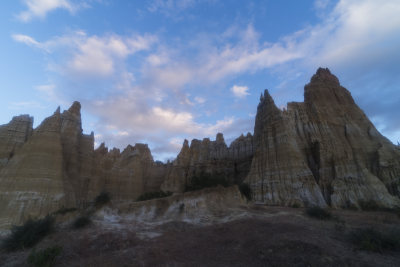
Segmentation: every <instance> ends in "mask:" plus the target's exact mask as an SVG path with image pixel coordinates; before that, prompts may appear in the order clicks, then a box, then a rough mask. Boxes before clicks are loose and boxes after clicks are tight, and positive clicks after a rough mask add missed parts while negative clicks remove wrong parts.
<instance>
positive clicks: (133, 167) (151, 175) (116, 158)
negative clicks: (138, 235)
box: [90, 144, 166, 201]
mask: <svg viewBox="0 0 400 267" xmlns="http://www.w3.org/2000/svg"><path fill="white" fill-rule="evenodd" d="M94 161H95V162H96V167H94V168H93V172H94V175H93V179H92V184H91V186H90V192H91V194H90V195H91V198H92V199H93V198H94V197H95V196H96V195H98V194H99V192H108V193H110V195H111V197H112V199H113V201H130V200H136V199H137V198H138V197H139V196H140V195H141V194H143V193H145V192H152V191H159V190H160V185H161V183H162V182H163V180H164V177H165V173H166V165H165V164H163V163H160V162H154V160H153V156H152V155H151V152H150V149H149V148H148V146H147V145H146V144H135V146H131V145H128V146H127V147H126V148H125V149H124V151H123V152H122V153H120V151H119V150H118V149H113V150H111V151H110V152H108V148H106V147H105V145H104V144H101V145H100V147H99V148H98V149H96V151H95V160H94Z"/></svg>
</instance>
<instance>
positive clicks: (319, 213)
mask: <svg viewBox="0 0 400 267" xmlns="http://www.w3.org/2000/svg"><path fill="white" fill-rule="evenodd" d="M306 214H307V215H308V216H310V217H313V218H316V219H319V220H328V219H332V214H331V213H330V212H329V211H328V210H326V209H323V208H320V207H318V206H314V207H310V208H307V209H306Z"/></svg>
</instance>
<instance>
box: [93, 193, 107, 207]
mask: <svg viewBox="0 0 400 267" xmlns="http://www.w3.org/2000/svg"><path fill="white" fill-rule="evenodd" d="M110 200H111V197H110V194H109V193H107V192H104V191H103V192H101V193H100V194H99V195H98V196H97V197H96V198H95V200H94V203H95V205H96V206H98V207H99V206H103V205H105V204H107V203H108V202H110Z"/></svg>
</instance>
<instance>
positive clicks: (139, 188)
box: [0, 69, 400, 228]
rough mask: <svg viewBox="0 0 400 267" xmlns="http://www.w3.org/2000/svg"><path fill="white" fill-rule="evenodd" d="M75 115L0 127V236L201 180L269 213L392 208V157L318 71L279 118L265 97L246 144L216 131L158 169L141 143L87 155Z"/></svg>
mask: <svg viewBox="0 0 400 267" xmlns="http://www.w3.org/2000/svg"><path fill="white" fill-rule="evenodd" d="M80 109H81V105H80V103H79V102H74V103H73V104H72V106H71V107H70V108H69V109H68V110H65V111H63V112H62V113H61V112H60V109H59V108H58V109H57V110H56V112H55V113H54V114H53V115H52V116H50V117H49V118H47V119H45V120H44V121H43V122H42V124H41V125H40V126H39V127H37V128H36V129H34V130H33V129H32V124H33V118H31V117H29V116H28V115H21V116H18V117H14V118H13V119H12V121H11V122H10V123H8V124H5V125H1V126H0V228H6V227H9V226H10V224H12V223H17V224H18V223H21V222H23V221H24V220H26V219H27V218H28V217H42V216H45V215H47V214H48V213H51V212H53V211H55V210H57V209H59V208H61V207H77V208H84V207H86V206H87V205H89V204H90V203H91V202H92V201H93V199H94V198H95V197H96V196H97V195H98V194H99V193H101V192H103V191H105V192H108V193H110V195H111V199H112V201H113V204H117V205H120V204H121V205H122V203H124V202H129V203H131V202H132V201H135V200H136V199H137V197H139V196H140V195H141V194H143V193H145V192H152V191H159V190H163V191H171V192H174V193H180V192H183V191H184V190H185V187H186V186H187V185H190V183H191V181H192V180H193V178H194V177H202V176H203V175H208V177H218V178H224V179H226V180H228V181H229V182H231V183H236V184H239V183H241V182H243V180H244V181H245V182H247V183H248V184H249V185H250V186H251V188H252V191H253V197H254V201H256V202H260V203H266V204H270V205H284V206H291V205H300V206H305V205H318V206H327V205H330V206H332V207H335V208H345V207H350V206H351V207H359V206H360V204H362V202H368V201H373V202H374V203H376V204H378V205H380V206H383V207H397V206H400V199H399V197H400V149H399V148H398V147H397V146H394V145H393V144H392V143H391V142H390V141H389V140H387V139H386V138H385V137H383V136H382V135H381V134H380V133H379V132H378V131H377V130H376V128H375V127H374V125H373V124H372V123H371V122H370V121H369V119H368V118H367V117H366V115H365V114H364V112H363V111H362V110H361V109H360V108H359V107H358V106H357V105H356V104H355V102H354V100H353V98H352V97H351V94H350V92H349V91H348V90H347V89H345V88H344V87H342V86H341V85H340V83H339V80H338V79H337V78H336V77H335V76H334V75H332V74H331V73H330V71H329V70H328V69H319V70H318V71H317V73H316V74H315V75H314V76H313V77H312V78H311V81H310V83H309V84H307V85H306V86H305V92H304V102H302V103H296V102H292V103H288V106H287V110H280V109H278V108H277V107H276V105H275V103H274V101H273V99H272V98H271V96H270V95H269V94H268V91H265V93H264V94H263V95H262V96H261V99H260V104H259V105H258V108H257V115H256V122H255V127H254V136H253V135H251V134H250V133H249V134H247V135H246V136H244V135H241V136H240V137H238V138H237V139H236V140H234V141H233V142H232V143H231V144H230V146H229V147H228V146H227V145H226V143H225V140H224V137H223V135H222V134H221V133H219V134H217V136H216V139H215V141H211V140H210V139H209V138H204V139H203V140H197V139H194V140H192V142H191V143H190V145H189V142H188V141H187V140H185V141H184V143H183V146H182V149H181V151H180V153H179V155H178V156H177V158H176V159H175V160H174V161H173V162H172V163H167V164H164V163H161V162H155V161H154V160H153V156H152V154H151V152H150V149H149V148H148V146H147V145H145V144H136V145H135V146H130V145H128V146H127V147H126V148H125V149H124V150H123V151H122V152H121V151H120V150H119V149H116V148H114V149H111V150H109V149H108V148H107V147H106V146H105V144H101V145H100V146H99V148H97V149H96V150H94V133H93V132H92V133H91V134H90V135H85V134H83V131H82V124H81V113H80ZM216 190H217V191H218V190H222V189H216ZM224 190H225V189H224ZM228 191H229V190H228ZM229 192H231V191H229ZM232 192H233V191H232ZM232 192H231V193H232ZM195 194H202V193H201V192H200V193H195ZM229 194H230V193H229ZM229 194H228V195H229ZM235 194H236V193H233V195H235ZM211 195H213V194H211ZM211 195H210V194H209V196H211ZM217 195H218V194H216V195H215V196H217ZM178 198H179V197H177V199H178ZM211 199H213V197H211ZM207 201H208V200H204V201H203V200H202V201H201V202H198V203H200V204H198V205H203V204H204V203H209V202H207ZM214 201H218V197H216V198H215V199H214ZM202 203H203V204H202ZM210 203H211V202H210ZM210 203H209V204H210ZM184 204H185V205H186V202H185V203H184ZM135 205H136V204H135ZM135 205H133V206H135ZM171 205H172V204H171ZM196 205H197V204H196ZM204 205H208V204H204ZM166 214H168V213H166Z"/></svg>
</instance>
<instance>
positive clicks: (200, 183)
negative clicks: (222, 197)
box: [185, 174, 231, 192]
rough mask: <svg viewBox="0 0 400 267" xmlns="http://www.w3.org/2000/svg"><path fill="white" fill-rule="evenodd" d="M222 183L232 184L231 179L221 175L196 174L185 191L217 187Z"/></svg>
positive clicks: (224, 185)
mask: <svg viewBox="0 0 400 267" xmlns="http://www.w3.org/2000/svg"><path fill="white" fill-rule="evenodd" d="M218 185H222V186H223V187H227V186H230V185H231V184H230V183H229V181H228V180H227V179H226V178H225V177H223V176H219V175H210V174H201V175H199V176H194V177H193V178H192V180H191V181H190V183H189V184H188V185H186V188H185V191H186V192H187V191H196V190H201V189H204V188H209V187H216V186H218Z"/></svg>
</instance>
